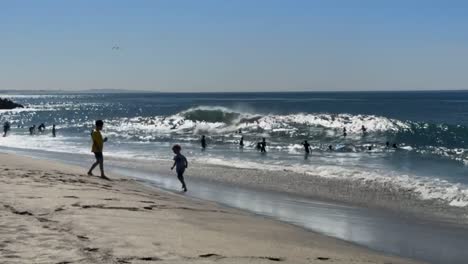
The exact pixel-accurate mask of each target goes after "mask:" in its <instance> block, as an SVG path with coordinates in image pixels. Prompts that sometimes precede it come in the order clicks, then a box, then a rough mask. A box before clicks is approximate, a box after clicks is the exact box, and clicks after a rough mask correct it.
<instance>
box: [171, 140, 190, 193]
mask: <svg viewBox="0 0 468 264" xmlns="http://www.w3.org/2000/svg"><path fill="white" fill-rule="evenodd" d="M181 150H182V148H181V147H180V145H174V146H173V147H172V151H174V154H176V155H175V156H174V165H172V167H171V170H173V169H174V167H176V172H177V178H178V179H179V181H180V183H182V190H183V191H184V192H186V191H187V185H185V181H184V172H185V169H186V168H187V167H188V161H187V159H186V158H185V156H184V155H182V154H180V151H181Z"/></svg>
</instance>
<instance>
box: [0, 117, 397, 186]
mask: <svg viewBox="0 0 468 264" xmlns="http://www.w3.org/2000/svg"><path fill="white" fill-rule="evenodd" d="M103 126H104V122H103V121H102V120H97V121H96V122H95V128H94V129H93V131H92V132H91V139H92V147H91V152H93V153H94V156H95V159H96V161H95V162H94V163H93V164H92V165H91V168H90V169H89V170H88V175H93V170H94V169H95V168H96V167H97V166H99V169H100V171H101V178H103V179H106V180H109V178H108V177H107V176H106V175H105V173H104V156H103V148H104V143H105V142H107V138H106V137H104V138H103V137H102V134H101V130H102V129H103ZM10 129H11V125H10V123H9V122H5V123H4V126H3V136H4V137H5V136H7V134H8V132H9V131H10ZM37 130H38V131H39V133H41V134H42V133H44V132H45V130H46V126H45V124H44V123H42V124H40V125H39V126H38V127H37ZM361 131H362V133H363V134H366V133H367V128H366V127H365V126H362V127H361ZM29 133H30V135H34V134H35V133H36V126H35V125H33V126H32V127H30V128H29ZM237 133H239V134H242V130H241V129H239V131H238V132H237ZM52 136H53V137H55V136H56V128H55V124H54V125H53V126H52ZM346 136H347V131H346V128H343V137H346ZM200 143H201V147H202V150H205V149H206V148H207V139H206V136H205V135H202V137H201V140H200ZM385 145H386V147H387V148H390V142H388V141H387V142H386V143H385ZM302 146H303V147H304V151H305V154H306V155H308V154H310V153H311V152H312V147H311V145H310V144H309V142H307V140H305V141H303V142H302ZM239 147H240V148H241V149H242V148H244V137H243V136H241V138H240V140H239ZM391 147H392V148H395V149H396V148H398V146H397V144H396V143H393V144H392V145H391ZM255 148H256V149H257V150H258V151H259V152H261V153H266V152H267V142H266V138H262V141H260V142H257V144H256V145H255ZM328 150H329V151H332V150H333V146H332V145H329V146H328ZM368 150H372V146H368ZM172 151H173V152H174V154H175V156H174V158H173V160H174V164H173V166H172V167H171V170H172V169H174V168H176V172H177V178H178V179H179V181H180V183H181V184H182V190H183V191H184V192H186V191H187V185H186V183H185V180H184V172H185V169H186V168H187V167H188V161H187V158H186V157H185V156H184V155H182V153H181V151H182V147H181V146H180V145H174V146H173V147H172Z"/></svg>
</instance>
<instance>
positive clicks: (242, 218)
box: [0, 154, 416, 264]
mask: <svg viewBox="0 0 468 264" xmlns="http://www.w3.org/2000/svg"><path fill="white" fill-rule="evenodd" d="M83 171H86V168H81V167H74V166H70V165H64V164H59V163H56V162H49V161H43V160H35V159H30V158H24V157H18V156H14V155H11V154H0V203H1V205H0V215H1V217H0V227H1V228H0V232H1V236H0V262H1V263H215V262H216V263H272V262H283V263H394V264H395V263H416V262H414V261H410V260H405V259H401V258H397V257H391V256H385V255H383V254H378V253H375V252H372V251H370V250H367V249H364V248H360V247H357V246H355V245H352V244H349V243H346V242H342V241H340V240H336V239H333V238H329V237H326V236H323V235H319V234H316V233H313V232H308V231H305V230H304V229H301V228H298V227H295V226H292V225H288V224H285V223H280V222H277V221H274V220H270V219H265V218H263V217H259V216H255V215H252V214H249V213H246V212H242V211H238V210H235V209H232V208H225V207H221V206H219V205H216V204H213V203H210V202H206V201H200V200H194V199H189V198H187V197H185V196H184V195H181V194H174V193H169V192H166V191H162V190H159V191H158V190H155V189H152V188H147V187H145V186H143V185H141V184H138V183H136V182H135V181H134V180H132V179H128V178H116V176H115V175H112V176H113V178H114V180H113V181H110V182H109V181H105V180H102V179H99V178H98V177H89V176H85V175H84V174H83Z"/></svg>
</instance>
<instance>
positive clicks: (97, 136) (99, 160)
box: [88, 120, 110, 180]
mask: <svg viewBox="0 0 468 264" xmlns="http://www.w3.org/2000/svg"><path fill="white" fill-rule="evenodd" d="M103 127H104V122H103V121H102V120H97V121H96V128H95V129H94V130H93V131H92V132H91V139H92V140H93V146H92V148H91V152H93V153H94V156H95V157H96V162H94V163H93V165H91V168H90V169H89V171H88V175H89V176H93V170H94V168H96V166H97V165H99V169H100V170H101V178H103V179H106V180H110V179H109V178H107V176H106V175H105V174H104V156H103V154H102V151H103V149H104V142H107V138H102V134H101V130H102V128H103Z"/></svg>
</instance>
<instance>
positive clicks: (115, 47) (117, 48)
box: [112, 46, 120, 50]
mask: <svg viewBox="0 0 468 264" xmlns="http://www.w3.org/2000/svg"><path fill="white" fill-rule="evenodd" d="M119 49H120V47H119V46H114V47H112V50H119Z"/></svg>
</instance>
